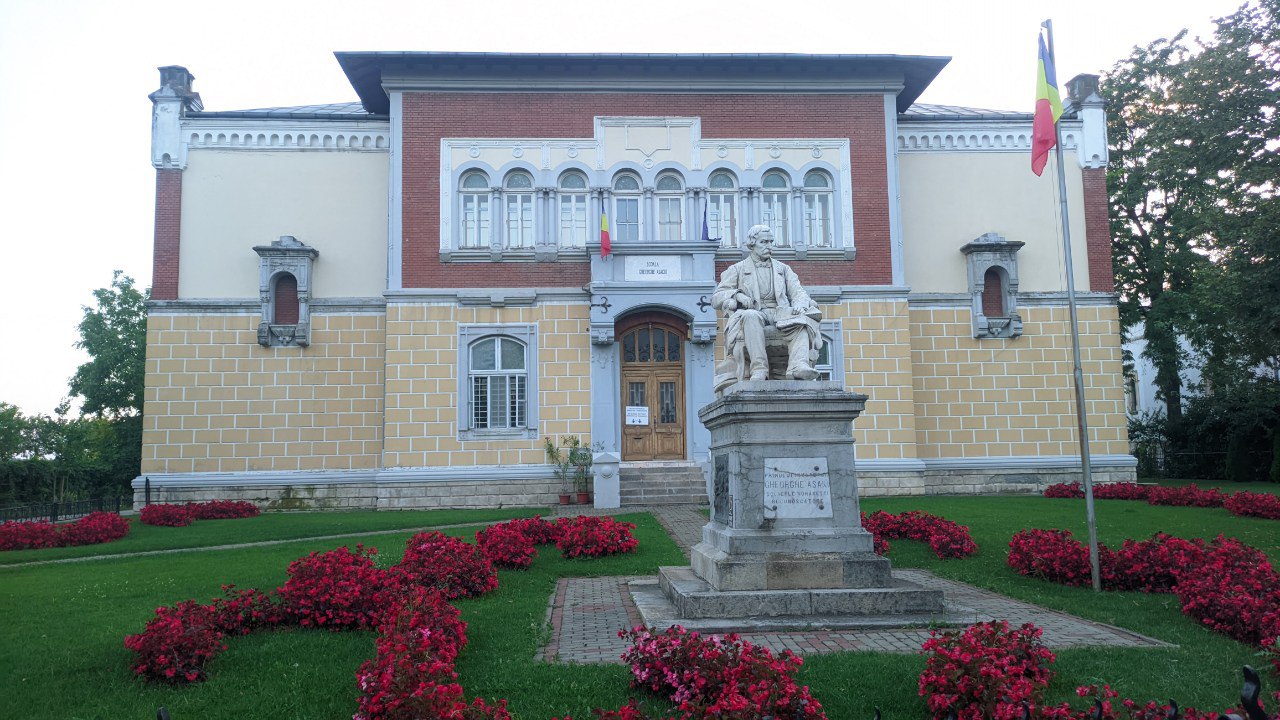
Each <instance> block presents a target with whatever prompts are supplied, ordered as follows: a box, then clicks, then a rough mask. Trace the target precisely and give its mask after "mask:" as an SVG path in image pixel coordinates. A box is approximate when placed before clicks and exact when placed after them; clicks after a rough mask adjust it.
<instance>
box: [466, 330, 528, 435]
mask: <svg viewBox="0 0 1280 720" xmlns="http://www.w3.org/2000/svg"><path fill="white" fill-rule="evenodd" d="M526 365H527V363H526V358H525V345H524V343H521V342H520V341H518V340H515V339H512V338H509V337H487V338H481V339H480V340H477V341H475V342H473V343H471V346H470V368H469V370H470V379H471V427H472V428H473V429H475V430H512V429H516V428H523V427H525V425H526V422H527V420H526V418H527V417H528V396H527V388H528V378H529V373H528V370H527V369H526Z"/></svg>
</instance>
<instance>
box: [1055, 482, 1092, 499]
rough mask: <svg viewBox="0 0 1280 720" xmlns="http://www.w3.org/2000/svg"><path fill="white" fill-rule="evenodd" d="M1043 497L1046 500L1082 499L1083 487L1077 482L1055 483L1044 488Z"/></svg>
mask: <svg viewBox="0 0 1280 720" xmlns="http://www.w3.org/2000/svg"><path fill="white" fill-rule="evenodd" d="M1095 490H1096V488H1095ZM1044 496H1045V497H1047V498H1082V497H1084V486H1082V485H1081V484H1080V483H1078V482H1073V483H1057V484H1055V485H1050V486H1049V487H1047V488H1045V489H1044Z"/></svg>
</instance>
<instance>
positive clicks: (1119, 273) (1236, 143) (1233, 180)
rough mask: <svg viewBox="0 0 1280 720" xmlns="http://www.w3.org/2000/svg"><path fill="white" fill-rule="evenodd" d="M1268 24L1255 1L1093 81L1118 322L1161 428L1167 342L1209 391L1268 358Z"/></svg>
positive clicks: (1279, 170)
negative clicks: (1199, 369)
mask: <svg viewBox="0 0 1280 720" xmlns="http://www.w3.org/2000/svg"><path fill="white" fill-rule="evenodd" d="M1278 17H1280V0H1257V1H1256V2H1254V3H1251V4H1249V5H1246V6H1244V7H1242V8H1241V9H1240V10H1238V11H1237V12H1236V13H1235V14H1233V15H1231V16H1229V17H1225V18H1221V19H1219V20H1217V21H1216V29H1215V31H1214V34H1213V36H1212V37H1211V38H1208V39H1205V40H1202V39H1198V38H1197V39H1195V40H1188V39H1187V37H1186V33H1185V32H1183V33H1180V34H1178V35H1177V36H1175V37H1174V38H1172V39H1162V40H1157V41H1155V42H1153V43H1151V44H1150V45H1147V46H1146V47H1140V48H1135V49H1134V51H1133V54H1132V55H1131V56H1130V57H1129V58H1127V59H1125V60H1123V61H1121V62H1120V63H1118V64H1117V65H1116V66H1115V67H1114V68H1113V69H1112V71H1111V72H1110V74H1109V75H1108V76H1107V77H1106V79H1105V81H1104V93H1105V95H1106V96H1107V97H1108V98H1109V99H1110V100H1111V103H1112V109H1111V112H1110V113H1109V116H1110V125H1109V128H1108V130H1109V135H1110V140H1111V168H1110V170H1109V172H1108V185H1109V188H1110V190H1111V233H1112V238H1113V259H1114V262H1115V269H1116V280H1117V285H1118V289H1119V291H1120V295H1121V300H1120V310H1121V322H1122V324H1123V325H1125V326H1126V327H1131V326H1133V325H1135V324H1136V323H1138V322H1142V323H1144V324H1145V330H1144V331H1145V336H1146V339H1147V343H1148V345H1147V351H1146V354H1147V357H1148V358H1149V359H1150V360H1151V361H1152V363H1153V364H1154V365H1155V368H1156V385H1157V387H1158V390H1159V392H1160V396H1161V397H1162V399H1163V400H1164V401H1165V405H1166V409H1167V415H1168V417H1169V418H1170V420H1174V421H1176V420H1177V419H1178V418H1179V417H1180V416H1181V407H1182V403H1181V386H1182V381H1181V378H1180V370H1181V369H1182V368H1183V367H1184V366H1185V364H1186V363H1187V362H1188V358H1187V357H1186V356H1185V353H1184V351H1183V350H1182V349H1181V348H1180V347H1179V343H1178V338H1179V336H1182V337H1186V338H1188V339H1189V340H1190V341H1191V343H1192V346H1193V347H1194V348H1195V349H1196V350H1197V351H1198V352H1199V353H1201V354H1202V355H1203V356H1205V357H1206V358H1207V359H1208V360H1209V365H1210V366H1211V367H1210V374H1211V375H1212V374H1213V373H1214V372H1217V371H1218V370H1220V371H1221V377H1220V378H1218V381H1219V382H1222V381H1224V380H1226V379H1228V378H1230V379H1234V380H1239V381H1241V382H1244V381H1247V379H1248V376H1249V369H1250V368H1252V367H1255V366H1256V365H1257V364H1258V363H1259V362H1265V361H1274V359H1275V357H1276V355H1277V353H1280V322H1278V319H1280V259H1278V257H1277V255H1278V254H1280V253H1277V247H1278V243H1280V225H1278V221H1280V209H1277V204H1276V195H1275V190H1276V188H1275V182H1276V178H1277V177H1280V165H1278V162H1277V152H1278V151H1280V142H1278V138H1280V118H1278V117H1277V113H1276V108H1277V92H1278V90H1280V61H1278V56H1280V49H1278V48H1280V42H1278V41H1280V33H1278V31H1277V18H1278ZM1232 373H1235V375H1234V376H1232Z"/></svg>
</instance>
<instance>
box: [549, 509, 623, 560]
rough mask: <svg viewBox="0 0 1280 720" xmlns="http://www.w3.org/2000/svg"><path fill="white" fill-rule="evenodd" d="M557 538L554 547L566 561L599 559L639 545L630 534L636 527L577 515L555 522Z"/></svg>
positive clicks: (611, 520)
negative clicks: (567, 559)
mask: <svg viewBox="0 0 1280 720" xmlns="http://www.w3.org/2000/svg"><path fill="white" fill-rule="evenodd" d="M557 524H558V525H559V528H560V537H559V538H558V539H557V540H556V547H558V548H560V554H561V555H563V556H564V557H567V558H576V557H602V556H604V555H614V554H617V553H627V552H632V551H634V550H635V549H636V546H637V545H638V544H639V543H638V542H637V541H636V539H635V538H634V537H632V535H631V531H632V530H634V529H635V527H636V526H635V525H634V524H633V523H629V522H618V521H617V520H614V519H613V518H611V517H607V516H602V517H591V516H587V515H579V516H578V517H576V518H560V520H558V521H557Z"/></svg>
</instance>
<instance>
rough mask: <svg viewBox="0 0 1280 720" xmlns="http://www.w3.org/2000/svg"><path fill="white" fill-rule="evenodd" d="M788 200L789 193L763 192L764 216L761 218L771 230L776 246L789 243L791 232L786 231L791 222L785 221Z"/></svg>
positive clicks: (783, 245) (787, 245)
mask: <svg viewBox="0 0 1280 720" xmlns="http://www.w3.org/2000/svg"><path fill="white" fill-rule="evenodd" d="M789 200H790V194H789V193H765V194H764V217H763V218H761V220H762V221H763V222H764V224H765V225H768V226H769V229H770V230H772V231H773V244H774V245H776V246H778V247H789V246H790V245H791V233H789V232H788V230H790V227H791V223H790V222H788V221H787V218H788V213H787V202H788V201H789Z"/></svg>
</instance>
